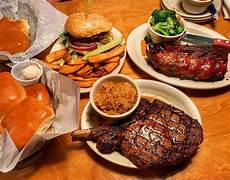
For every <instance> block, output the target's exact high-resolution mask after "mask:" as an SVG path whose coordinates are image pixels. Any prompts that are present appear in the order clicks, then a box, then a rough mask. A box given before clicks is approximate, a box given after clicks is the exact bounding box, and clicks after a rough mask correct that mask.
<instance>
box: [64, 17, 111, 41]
mask: <svg viewBox="0 0 230 180" xmlns="http://www.w3.org/2000/svg"><path fill="white" fill-rule="evenodd" d="M65 29H66V31H67V32H68V33H70V34H71V35H72V36H74V37H75V38H85V37H91V36H93V35H96V34H99V33H102V32H108V31H111V29H112V23H110V22H109V21H108V20H107V19H106V18H105V17H104V16H102V15H99V14H87V15H86V14H85V13H75V14H72V15H70V16H69V17H68V19H67V20H66V23H65Z"/></svg>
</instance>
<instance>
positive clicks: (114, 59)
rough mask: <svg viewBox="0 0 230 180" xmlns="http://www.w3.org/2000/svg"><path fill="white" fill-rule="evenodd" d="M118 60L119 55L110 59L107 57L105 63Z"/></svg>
mask: <svg viewBox="0 0 230 180" xmlns="http://www.w3.org/2000/svg"><path fill="white" fill-rule="evenodd" d="M119 61H120V57H119V56H115V57H113V58H111V59H108V60H106V61H105V63H115V62H119Z"/></svg>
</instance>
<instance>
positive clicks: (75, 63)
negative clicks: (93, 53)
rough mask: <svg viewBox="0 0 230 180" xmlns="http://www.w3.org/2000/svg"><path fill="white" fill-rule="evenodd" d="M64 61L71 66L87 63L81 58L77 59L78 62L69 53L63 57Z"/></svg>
mask: <svg viewBox="0 0 230 180" xmlns="http://www.w3.org/2000/svg"><path fill="white" fill-rule="evenodd" d="M63 59H64V60H65V61H66V62H67V63H68V64H69V65H79V64H86V63H87V61H83V60H82V59H80V58H77V59H76V60H75V59H73V58H72V57H71V55H70V54H69V53H66V54H65V55H64V56H63Z"/></svg>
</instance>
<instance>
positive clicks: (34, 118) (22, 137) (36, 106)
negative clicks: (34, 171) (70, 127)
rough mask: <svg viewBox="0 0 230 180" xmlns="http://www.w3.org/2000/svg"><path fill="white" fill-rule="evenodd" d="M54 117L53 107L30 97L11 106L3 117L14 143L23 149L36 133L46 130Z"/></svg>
mask: <svg viewBox="0 0 230 180" xmlns="http://www.w3.org/2000/svg"><path fill="white" fill-rule="evenodd" d="M53 117H54V112H53V110H52V108H50V107H49V106H46V105H44V103H42V102H41V101H39V100H37V99H35V98H33V97H28V98H26V99H24V100H23V101H21V102H20V103H18V104H17V105H16V106H14V108H11V109H10V110H9V111H8V112H7V113H6V114H5V116H4V118H3V119H2V127H3V128H6V129H7V131H8V133H9V135H10V137H11V138H12V140H13V142H14V144H15V145H16V146H17V148H18V149H22V148H23V147H24V146H25V145H26V143H27V142H28V141H29V140H30V139H31V138H32V136H33V135H34V134H35V133H41V132H45V131H46V130H47V129H48V128H49V126H50V124H51V122H52V119H53Z"/></svg>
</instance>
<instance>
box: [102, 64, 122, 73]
mask: <svg viewBox="0 0 230 180" xmlns="http://www.w3.org/2000/svg"><path fill="white" fill-rule="evenodd" d="M118 65H119V63H117V62H115V63H108V64H106V65H105V66H104V69H105V71H106V72H107V73H108V74H109V73H111V72H112V71H113V70H114V69H115V68H116V67H117V66H118Z"/></svg>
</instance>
